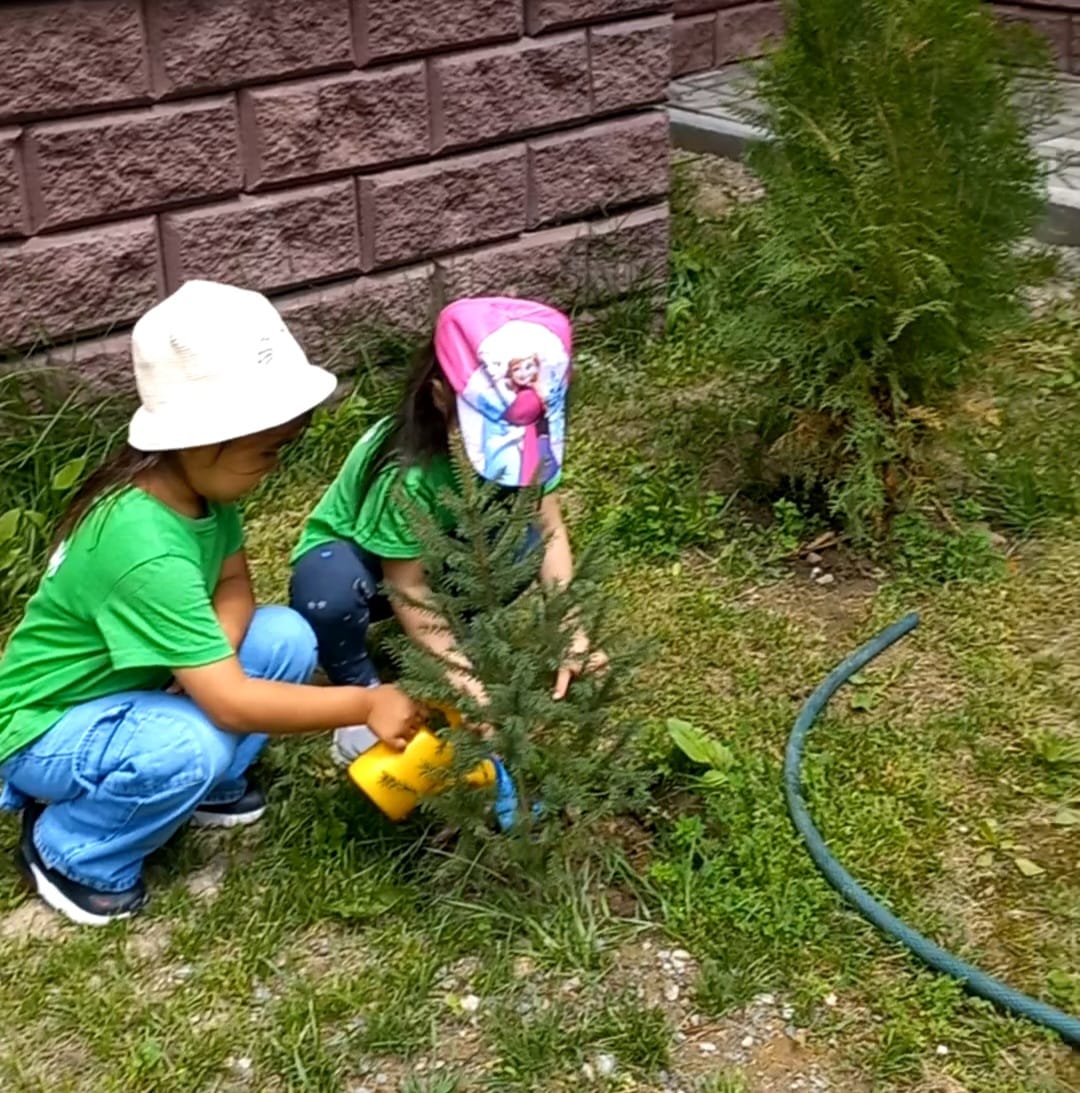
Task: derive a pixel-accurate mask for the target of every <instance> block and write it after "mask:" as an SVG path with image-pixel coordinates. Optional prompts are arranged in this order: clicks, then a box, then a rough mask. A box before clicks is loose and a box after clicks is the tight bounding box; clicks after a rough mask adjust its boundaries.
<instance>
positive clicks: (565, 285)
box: [435, 224, 589, 308]
mask: <svg viewBox="0 0 1080 1093" xmlns="http://www.w3.org/2000/svg"><path fill="white" fill-rule="evenodd" d="M588 245H589V234H588V228H587V226H586V225H584V224H568V225H566V226H565V227H561V228H551V229H549V230H547V231H540V232H532V233H530V234H529V235H525V236H522V238H520V239H516V240H514V241H513V242H511V243H501V244H499V245H498V246H495V247H485V248H484V249H482V250H477V251H472V252H471V253H468V254H460V255H456V256H454V257H453V258H446V259H439V260H438V261H437V262H436V263H435V266H436V269H437V271H438V280H439V288H440V290H441V291H440V295H441V299H442V301H443V302H449V301H450V300H456V299H458V298H460V297H462V296H485V295H493V294H494V295H499V296H524V297H527V298H529V299H534V300H544V301H547V302H550V303H552V304H555V305H558V306H561V307H567V308H569V307H572V306H573V305H574V304H575V303H576V302H577V301H578V300H579V299H580V298H582V296H583V295H584V293H585V289H586V284H587V278H588V265H587V262H588Z"/></svg>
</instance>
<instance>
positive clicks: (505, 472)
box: [435, 297, 571, 486]
mask: <svg viewBox="0 0 1080 1093" xmlns="http://www.w3.org/2000/svg"><path fill="white" fill-rule="evenodd" d="M570 337H571V336H570V325H569V322H568V320H567V319H566V317H565V316H564V315H562V314H561V313H560V312H558V311H555V310H554V309H553V308H549V307H546V306H545V305H544V304H539V303H536V302H534V301H530V300H517V299H510V298H503V297H495V298H488V299H479V300H477V299H473V300H459V301H457V303H456V304H451V305H450V306H449V307H447V308H446V309H445V311H444V312H443V314H442V316H440V321H439V326H438V328H437V329H436V333H435V339H436V344H437V348H438V352H439V360H440V363H441V364H442V368H443V371H444V373H445V375H446V377H447V379H449V380H450V383H451V384H452V386H453V387H454V390H455V391H456V393H457V396H458V420H459V422H460V425H461V435H462V438H463V440H464V442H465V450H466V452H467V453H468V456H469V460H470V461H471V462H472V464H473V466H474V467H475V468H476V470H477V471H478V472H479V473H480V474H481V475H482V476H483V477H484V478H487V479H489V480H491V481H493V482H498V483H500V484H501V485H504V486H528V485H541V486H542V485H545V484H546V483H548V482H550V481H552V480H553V479H554V478H555V477H556V475H558V473H559V468H560V466H561V464H562V458H563V451H564V448H565V441H566V391H567V386H568V384H569V379H570V349H571V345H570Z"/></svg>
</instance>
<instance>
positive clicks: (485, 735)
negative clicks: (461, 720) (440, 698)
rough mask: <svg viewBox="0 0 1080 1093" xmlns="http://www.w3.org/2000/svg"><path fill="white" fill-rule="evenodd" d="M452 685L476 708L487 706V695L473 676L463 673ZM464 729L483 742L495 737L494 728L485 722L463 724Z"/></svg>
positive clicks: (457, 676) (482, 686)
mask: <svg viewBox="0 0 1080 1093" xmlns="http://www.w3.org/2000/svg"><path fill="white" fill-rule="evenodd" d="M454 683H455V685H456V686H457V687H458V689H459V690H461V691H463V692H464V693H465V694H467V695H468V696H469V697H470V698H471V699H472V700H473V701H474V702H475V703H476V704H477V705H478V706H480V707H481V708H484V707H486V706H487V704H488V701H489V699H488V693H487V691H486V690H484V685H483V684H482V683H481V682H480V680H478V679H477V678H476V677H475V676H471V675H465V674H464V673H462V674H459V675H456V678H454ZM465 728H467V729H468V730H469V731H470V732H474V733H476V735H477V736H479V737H481V738H482V739H484V740H490V739H491V738H492V737H493V736H494V735H495V727H494V726H493V725H489V724H488V723H487V722H486V721H483V722H476V721H467V722H465Z"/></svg>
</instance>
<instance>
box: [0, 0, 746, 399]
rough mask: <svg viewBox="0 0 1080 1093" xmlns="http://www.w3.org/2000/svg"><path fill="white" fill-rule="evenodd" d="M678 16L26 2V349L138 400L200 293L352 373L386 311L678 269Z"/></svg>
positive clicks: (21, 68)
mask: <svg viewBox="0 0 1080 1093" xmlns="http://www.w3.org/2000/svg"><path fill="white" fill-rule="evenodd" d="M762 6H763V5H760V4H757V5H750V7H751V8H759V7H762ZM671 9H672V0H319V2H318V3H312V4H304V3H297V2H296V0H37V2H26V0H24V2H16V3H13V4H0V57H3V61H4V63H3V65H2V66H0V346H2V347H6V348H7V349H9V350H15V351H16V352H19V353H25V352H27V351H30V350H32V349H33V350H40V349H41V347H42V346H43V345H47V344H49V343H51V344H52V348H51V349H49V350H48V351H47V353H48V359H50V360H51V361H54V362H56V363H60V364H64V365H67V366H72V367H75V368H77V369H78V370H80V371H81V372H82V373H84V374H85V375H86V376H88V377H90V378H92V379H93V380H95V381H96V382H100V383H101V384H102V385H113V384H115V383H117V382H120V383H124V384H126V383H127V373H128V360H127V354H128V349H127V338H126V336H125V333H126V330H127V329H128V328H129V327H130V324H131V323H132V321H133V320H134V319H135V318H136V317H137V316H138V315H139V313H140V312H141V311H143V310H145V309H146V308H147V307H148V306H150V305H151V304H152V303H153V302H154V301H155V300H157V299H159V298H160V297H161V296H162V295H163V294H165V293H166V292H169V291H171V290H173V289H175V288H176V287H177V286H178V285H179V284H180V283H181V282H182V281H183V280H185V279H187V278H191V277H210V278H216V279H221V280H230V281H234V282H236V283H239V284H244V285H248V286H251V287H254V288H259V289H261V290H263V291H265V292H267V293H270V294H272V295H273V296H274V298H275V300H276V301H277V302H278V304H279V306H280V308H281V310H282V312H283V314H285V315H286V316H287V317H288V319H289V321H290V322H291V323H292V324H293V325H294V327H295V329H296V330H297V332H298V335H299V336H300V337H301V339H302V340H303V341H304V343H305V345H306V346H307V348H308V350H309V352H311V353H312V354H314V355H317V356H318V357H320V358H321V359H326V358H327V357H328V356H332V355H333V354H334V352H335V351H336V349H337V348H338V346H339V345H340V341H341V339H342V337H343V336H344V335H345V334H347V333H348V331H349V329H350V328H352V327H353V326H355V324H356V322H357V320H358V319H360V318H363V317H372V318H373V317H375V316H381V317H383V318H385V319H387V320H389V321H392V322H394V323H397V324H401V325H407V326H410V327H413V328H416V329H422V328H425V327H427V326H428V325H429V323H430V320H431V317H432V314H433V312H434V310H435V309H436V308H437V307H438V306H440V305H441V303H442V302H443V301H444V300H446V299H450V298H453V297H454V296H457V295H460V294H462V293H467V292H490V291H505V292H519V293H529V294H532V295H538V296H541V297H545V298H548V299H552V300H554V301H556V302H560V303H566V304H569V303H572V302H575V301H581V300H585V301H586V302H587V301H588V300H589V299H595V298H598V297H599V296H600V295H604V294H608V293H611V292H618V291H623V290H625V289H626V288H627V287H628V286H629V285H630V284H631V283H633V281H634V280H635V279H636V278H638V277H640V276H642V275H650V274H651V275H656V274H657V273H658V272H659V271H660V270H662V269H663V267H664V264H665V262H666V247H667V184H668V182H667V162H666V157H667V126H666V119H665V117H664V116H663V114H662V112H660V111H658V110H657V109H656V104H658V103H660V102H662V100H663V99H664V97H665V95H666V89H667V81H668V78H669V74H670V71H671V58H672V49H673V41H672V29H673V28H672V10H671ZM695 17H696V18H698V19H700V18H701V16H700V13H698V14H697V15H696V16H695ZM756 17H757V16H756V15H755V16H752V17H751V24H752V22H753V18H756ZM706 18H712V19H713V21H714V25H715V26H714V29H715V27H718V26H719V16H718V15H717V13H715V12H714V13H713V14H712V16H711V17H710V16H706ZM743 18H744V19H745V18H746V16H744V17H743ZM683 21H684V20H683V18H682V15H681V13H680V20H679V22H680V24H681V23H682V22H683ZM747 25H750V24H747ZM717 33H719V31H717ZM738 33H741V34H743V36H744V38H745V36H746V34H747V33H750V35H751V37H752V33H753V32H752V30H751V31H749V32H748V31H747V30H746V26H743V27H742V29H741V30H739V31H738ZM677 41H678V39H677V38H676V49H677V48H678V46H677ZM716 48H717V46H716V43H714V49H716ZM713 56H715V53H714V52H712V51H710V62H711V60H712V58H713Z"/></svg>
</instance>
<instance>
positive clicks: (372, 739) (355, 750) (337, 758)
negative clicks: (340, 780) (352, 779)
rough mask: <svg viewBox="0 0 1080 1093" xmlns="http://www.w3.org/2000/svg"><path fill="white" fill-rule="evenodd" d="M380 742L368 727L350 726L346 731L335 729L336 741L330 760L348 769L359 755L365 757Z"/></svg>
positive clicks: (331, 748) (332, 745) (331, 750)
mask: <svg viewBox="0 0 1080 1093" xmlns="http://www.w3.org/2000/svg"><path fill="white" fill-rule="evenodd" d="M378 742H379V738H378V737H377V736H376V735H375V734H374V733H373V732H372V731H371V729H369V728H368V727H367V725H349V726H347V727H346V728H344V729H335V730H334V739H333V741H332V742H331V744H330V758H331V759H333V760H334V762H335V763H336V764H337V765H338V766H339V767H347V766H348V765H349V764H350V763H351V762H352V761H353V760H354V759H355V758H356V757H357V756H358V755H363V754H364V752H366V751H367V750H368V749H369V748H373V747H374V746H375V745H376V744H377V743H378Z"/></svg>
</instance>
